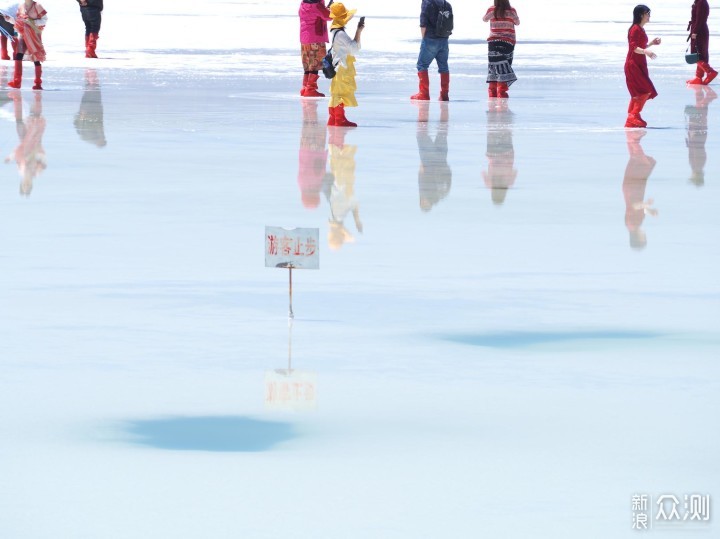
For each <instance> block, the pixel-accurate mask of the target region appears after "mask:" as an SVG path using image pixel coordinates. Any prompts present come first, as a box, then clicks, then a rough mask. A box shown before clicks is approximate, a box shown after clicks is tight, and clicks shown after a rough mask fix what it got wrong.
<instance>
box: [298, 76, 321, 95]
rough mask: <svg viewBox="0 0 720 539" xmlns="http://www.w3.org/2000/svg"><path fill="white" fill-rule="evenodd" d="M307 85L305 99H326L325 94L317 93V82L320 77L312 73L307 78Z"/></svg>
mask: <svg viewBox="0 0 720 539" xmlns="http://www.w3.org/2000/svg"><path fill="white" fill-rule="evenodd" d="M307 77H308V78H307V83H306V84H305V93H304V94H303V97H325V94H321V93H320V92H318V91H317V87H318V85H317V81H318V79H319V78H320V75H318V74H317V73H310V74H308V76H307Z"/></svg>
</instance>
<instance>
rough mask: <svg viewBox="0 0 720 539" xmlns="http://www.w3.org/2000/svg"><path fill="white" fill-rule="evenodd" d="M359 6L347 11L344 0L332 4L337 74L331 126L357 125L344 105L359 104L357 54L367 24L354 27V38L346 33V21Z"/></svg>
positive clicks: (352, 105)
mask: <svg viewBox="0 0 720 539" xmlns="http://www.w3.org/2000/svg"><path fill="white" fill-rule="evenodd" d="M356 11H357V10H355V9H351V10H350V11H348V10H347V9H346V8H345V6H344V5H343V4H340V3H338V4H332V5H331V6H330V17H332V25H331V26H330V34H331V38H330V39H331V42H332V55H333V63H335V64H337V69H336V71H337V74H336V75H335V77H333V79H332V82H331V83H330V105H329V107H328V112H329V114H330V117H329V118H328V123H327V124H328V125H329V126H337V127H357V124H356V123H354V122H350V121H348V119H347V118H346V117H345V107H357V100H356V99H355V90H356V89H357V84H356V83H355V55H356V54H357V53H358V52H360V34H362V31H363V28H365V25H364V24H363V23H362V19H361V23H360V24H358V27H357V30H355V38H354V39H350V36H348V35H347V33H345V25H346V24H347V23H348V21H350V19H352V16H353V15H354V14H355V12H356Z"/></svg>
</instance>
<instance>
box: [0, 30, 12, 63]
mask: <svg viewBox="0 0 720 539" xmlns="http://www.w3.org/2000/svg"><path fill="white" fill-rule="evenodd" d="M7 39H8V38H7V36H6V35H5V34H3V35H2V36H0V49H2V56H0V58H2V59H3V60H9V59H10V55H9V54H8V50H7Z"/></svg>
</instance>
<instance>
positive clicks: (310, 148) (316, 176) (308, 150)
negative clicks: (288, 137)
mask: <svg viewBox="0 0 720 539" xmlns="http://www.w3.org/2000/svg"><path fill="white" fill-rule="evenodd" d="M300 101H301V103H302V113H303V125H302V133H301V135H300V152H299V154H298V177H297V182H298V187H300V197H301V199H302V203H303V206H305V207H306V208H310V209H311V208H317V206H318V205H319V204H320V191H321V190H322V185H323V178H324V177H325V169H326V167H327V157H328V152H327V150H326V149H325V134H326V132H327V128H326V126H325V123H324V122H319V121H318V114H317V109H318V103H317V101H316V100H311V99H302V100H300Z"/></svg>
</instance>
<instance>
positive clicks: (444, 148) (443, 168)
mask: <svg viewBox="0 0 720 539" xmlns="http://www.w3.org/2000/svg"><path fill="white" fill-rule="evenodd" d="M414 104H415V106H416V107H418V119H417V133H416V138H417V145H418V152H419V153H420V168H419V169H418V195H419V198H420V209H421V210H422V211H425V212H427V211H430V210H431V209H432V207H433V206H434V205H435V204H437V203H438V202H440V201H441V200H442V199H443V198H445V197H446V196H447V194H448V193H449V192H450V187H451V185H452V169H451V168H450V165H449V164H448V162H447V155H448V141H447V137H448V117H449V108H448V103H447V102H440V103H439V106H440V121H439V123H438V125H437V131H436V133H435V139H434V140H433V138H432V137H431V136H430V133H429V129H428V119H429V114H430V102H429V101H415V102H414Z"/></svg>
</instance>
